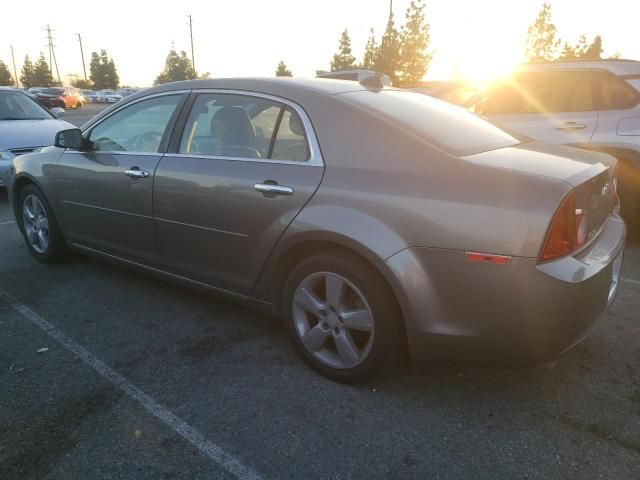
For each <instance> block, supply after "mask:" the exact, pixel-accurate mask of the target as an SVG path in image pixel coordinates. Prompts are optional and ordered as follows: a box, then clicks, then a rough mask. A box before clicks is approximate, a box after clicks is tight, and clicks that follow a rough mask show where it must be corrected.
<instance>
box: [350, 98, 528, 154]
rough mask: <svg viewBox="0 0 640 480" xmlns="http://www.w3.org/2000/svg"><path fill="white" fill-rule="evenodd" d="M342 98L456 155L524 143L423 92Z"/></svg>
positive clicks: (521, 139) (480, 119) (462, 109)
mask: <svg viewBox="0 0 640 480" xmlns="http://www.w3.org/2000/svg"><path fill="white" fill-rule="evenodd" d="M341 96H342V97H344V98H345V99H347V100H348V101H350V102H351V103H354V104H357V105H358V106H360V107H362V108H364V109H366V110H369V111H371V112H374V113H378V114H382V115H383V116H385V117H387V118H389V119H390V120H392V121H393V122H394V123H397V124H399V125H401V126H403V127H405V128H407V129H408V130H410V131H412V132H413V133H415V134H417V135H419V136H420V137H422V138H424V139H425V140H427V141H428V142H429V143H431V144H433V145H434V146H436V147H439V148H441V149H443V150H445V151H448V152H450V153H452V154H454V155H456V156H464V155H471V154H474V153H480V152H486V151H489V150H495V149H498V148H503V147H508V146H512V145H516V144H518V143H522V142H523V141H524V140H525V139H524V138H518V137H516V136H514V135H512V134H510V133H507V132H505V131H504V130H502V129H500V128H498V127H496V126H495V125H493V124H491V123H489V122H488V121H486V120H484V119H482V118H480V117H478V116H477V115H475V114H473V113H471V112H469V111H468V110H465V109H464V108H461V107H457V106H455V105H451V104H448V103H446V102H443V101H441V100H437V99H435V98H432V97H429V96H427V95H422V94H420V93H414V92H409V91H404V90H381V91H377V92H376V91H372V90H361V91H356V92H347V93H343V94H341Z"/></svg>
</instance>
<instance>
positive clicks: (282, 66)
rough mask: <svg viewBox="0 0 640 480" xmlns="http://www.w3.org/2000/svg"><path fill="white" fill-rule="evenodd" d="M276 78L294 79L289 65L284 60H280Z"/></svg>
mask: <svg viewBox="0 0 640 480" xmlns="http://www.w3.org/2000/svg"><path fill="white" fill-rule="evenodd" d="M276 77H293V73H291V70H289V69H288V68H287V64H286V63H284V61H283V60H280V63H279V64H278V68H277V69H276Z"/></svg>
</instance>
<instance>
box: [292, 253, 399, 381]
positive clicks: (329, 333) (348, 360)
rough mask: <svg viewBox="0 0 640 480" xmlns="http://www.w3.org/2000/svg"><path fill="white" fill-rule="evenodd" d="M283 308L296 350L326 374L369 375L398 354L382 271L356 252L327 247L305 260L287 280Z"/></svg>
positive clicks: (393, 310)
mask: <svg viewBox="0 0 640 480" xmlns="http://www.w3.org/2000/svg"><path fill="white" fill-rule="evenodd" d="M283 308H284V310H285V311H284V316H285V321H286V326H287V329H288V331H289V333H290V334H291V337H292V340H293V343H294V345H295V347H296V349H297V350H298V352H299V353H300V354H301V355H302V357H303V358H304V359H305V360H306V361H307V363H308V364H309V365H311V366H312V367H313V368H314V369H316V370H317V371H319V372H320V373H322V374H323V375H325V376H326V377H329V378H331V379H333V380H336V381H339V382H344V383H357V382H361V381H365V380H370V379H371V378H373V377H375V376H377V375H379V374H380V373H382V372H384V371H386V370H387V369H388V368H389V367H391V366H392V365H393V364H394V362H395V360H396V358H397V354H398V351H399V346H400V341H401V340H400V339H401V327H400V325H401V324H400V321H401V318H400V314H399V310H398V307H397V305H396V301H395V298H394V296H393V294H392V292H391V291H390V289H389V287H388V286H387V284H386V283H385V281H384V279H383V278H382V277H381V275H380V274H379V273H378V272H377V271H376V270H375V269H374V268H373V267H372V266H371V265H369V264H368V263H366V262H364V261H362V260H360V259H359V258H357V257H355V256H352V255H349V254H347V253H345V252H343V251H341V250H330V251H326V252H321V253H318V254H316V255H314V256H312V257H309V258H306V259H304V260H303V261H302V262H300V263H299V264H298V265H297V266H296V267H295V268H294V269H293V271H292V272H291V273H290V275H289V277H288V279H287V281H286V284H285V289H284V298H283Z"/></svg>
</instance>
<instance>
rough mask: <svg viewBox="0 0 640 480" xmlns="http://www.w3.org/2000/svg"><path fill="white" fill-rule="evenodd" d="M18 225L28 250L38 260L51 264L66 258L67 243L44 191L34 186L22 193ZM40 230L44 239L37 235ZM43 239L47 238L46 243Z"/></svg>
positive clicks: (19, 202) (19, 201) (24, 189)
mask: <svg viewBox="0 0 640 480" xmlns="http://www.w3.org/2000/svg"><path fill="white" fill-rule="evenodd" d="M34 199H35V201H34ZM43 218H44V219H45V220H46V221H47V222H46V224H45V222H44V221H43ZM18 223H19V225H20V231H21V232H22V235H23V237H24V239H25V242H26V244H27V248H28V249H29V252H31V255H33V256H34V258H35V259H36V260H38V261H39V262H43V263H51V262H54V261H57V260H60V259H61V258H62V257H63V256H64V252H65V241H64V237H63V235H62V231H61V230H60V227H59V226H58V222H57V220H56V217H55V214H54V213H53V209H52V208H51V205H50V204H49V202H48V201H47V198H46V197H45V196H44V194H43V193H42V191H41V190H40V189H39V188H38V187H36V186H35V185H33V184H30V185H27V186H26V187H24V188H23V189H22V190H21V191H20V196H19V200H18ZM34 227H37V228H35V229H34ZM38 229H39V230H40V231H42V232H43V237H41V236H40V235H38V233H36V232H37V230H38ZM45 232H46V236H45V235H44V233H45ZM43 238H46V243H45V242H43Z"/></svg>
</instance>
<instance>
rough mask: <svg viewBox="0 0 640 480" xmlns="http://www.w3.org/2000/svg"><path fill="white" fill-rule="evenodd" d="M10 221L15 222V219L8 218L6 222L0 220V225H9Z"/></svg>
mask: <svg viewBox="0 0 640 480" xmlns="http://www.w3.org/2000/svg"><path fill="white" fill-rule="evenodd" d="M12 223H16V221H15V220H9V221H8V222H0V225H11V224H12Z"/></svg>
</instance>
